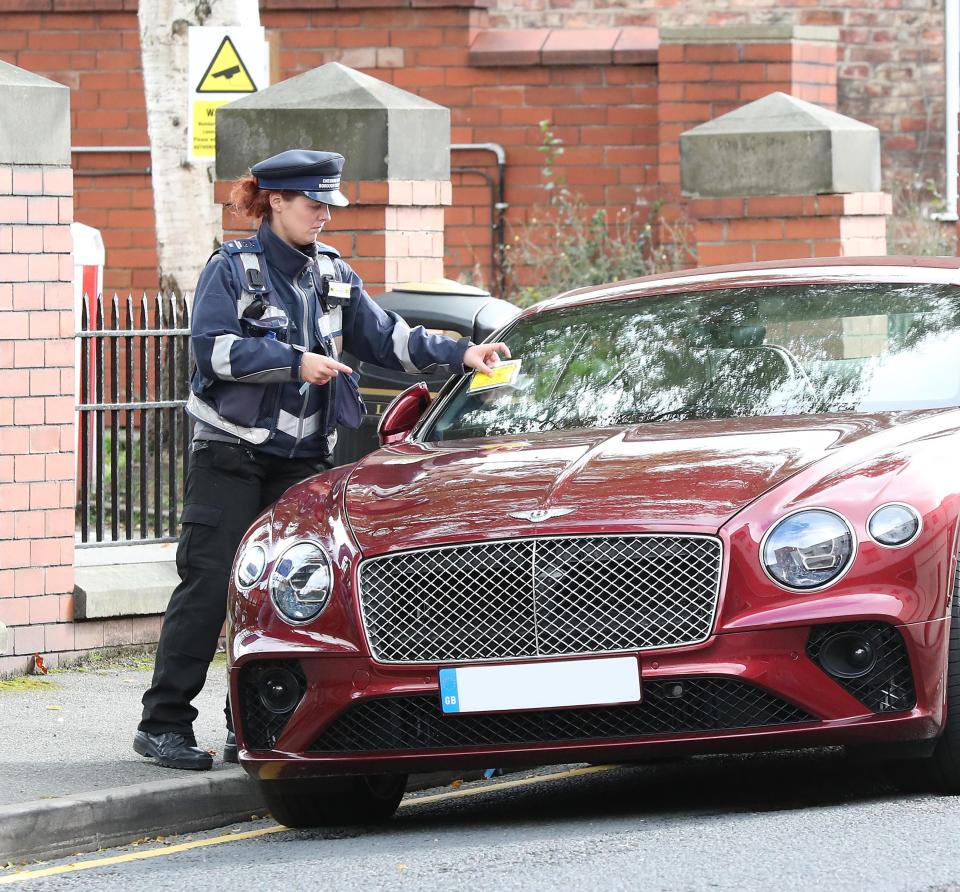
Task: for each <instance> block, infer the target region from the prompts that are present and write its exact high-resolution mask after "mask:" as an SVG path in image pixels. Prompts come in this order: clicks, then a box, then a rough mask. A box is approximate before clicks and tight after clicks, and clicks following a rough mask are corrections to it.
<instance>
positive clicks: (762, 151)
mask: <svg viewBox="0 0 960 892" xmlns="http://www.w3.org/2000/svg"><path fill="white" fill-rule="evenodd" d="M680 144H681V171H682V181H681V182H682V187H683V190H684V193H685V194H686V195H687V196H688V197H689V203H688V214H689V216H690V218H691V220H692V222H693V232H694V240H695V242H696V247H697V256H698V261H699V263H700V264H701V265H704V266H705V265H711V264H717V263H740V262H753V261H758V260H779V259H788V258H792V257H826V256H868V255H878V254H886V252H887V243H886V220H887V217H888V216H889V215H890V213H891V211H892V201H891V197H890V196H889V195H887V194H885V193H883V192H881V191H880V137H879V132H878V131H877V129H876V128H874V127H869V126H868V125H865V124H862V123H860V122H859V121H854V120H852V119H851V118H847V117H844V116H843V115H838V114H837V113H836V112H832V111H830V110H828V109H822V108H819V107H817V106H816V105H813V104H812V103H809V102H804V101H803V100H800V99H797V98H796V97H793V96H787V95H785V94H783V93H774V94H771V95H770V96H766V97H764V98H762V99H759V100H756V101H754V102H751V103H749V104H748V105H746V106H743V107H742V108H739V109H736V110H734V111H731V112H729V113H727V114H726V115H723V116H721V117H719V118H717V119H715V120H713V121H710V122H708V123H706V124H703V125H700V126H698V127H695V128H693V129H692V130H690V131H687V132H685V133H683V134H682V135H681V137H680Z"/></svg>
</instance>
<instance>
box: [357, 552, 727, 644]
mask: <svg viewBox="0 0 960 892" xmlns="http://www.w3.org/2000/svg"><path fill="white" fill-rule="evenodd" d="M721 558H722V553H721V546H720V541H719V540H718V539H715V538H713V537H710V536H694V535H663V534H654V533H649V534H642V535H635V536H566V537H554V538H541V539H515V540H507V541H503V542H489V543H477V544H471V545H458V546H451V547H445V548H433V549H427V550H424V551H411V552H405V553H402V554H392V555H384V556H383V557H376V558H370V559H368V560H365V561H363V562H362V563H361V565H360V606H361V611H362V613H363V622H364V628H365V630H366V633H367V639H368V640H369V642H370V647H371V651H372V653H373V656H374V658H375V659H377V660H379V661H381V662H384V663H409V662H447V661H457V662H469V661H480V660H505V659H516V658H522V657H538V656H560V655H565V654H587V653H612V652H617V651H632V650H644V649H649V648H655V647H675V646H678V645H681V644H693V643H696V642H698V641H703V640H704V639H705V638H707V636H708V635H709V634H710V628H711V626H712V624H713V616H714V612H715V610H716V604H717V596H718V594H719V589H720V569H721Z"/></svg>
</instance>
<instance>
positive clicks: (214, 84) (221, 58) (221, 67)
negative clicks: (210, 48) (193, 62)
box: [196, 37, 257, 93]
mask: <svg viewBox="0 0 960 892" xmlns="http://www.w3.org/2000/svg"><path fill="white" fill-rule="evenodd" d="M196 92H197V93H256V92H257V85H256V84H255V83H254V82H253V78H252V77H250V72H249V71H247V66H246V65H244V64H243V59H241V58H240V54H239V53H238V52H237V48H236V47H235V46H234V45H233V41H232V40H231V39H230V38H229V37H224V38H223V42H222V43H221V44H220V47H219V49H218V50H217V52H216V55H214V57H213V61H212V62H211V63H210V64H209V65H208V66H207V70H206V71H205V72H204V73H203V77H202V78H200V83H199V84H197V90H196Z"/></svg>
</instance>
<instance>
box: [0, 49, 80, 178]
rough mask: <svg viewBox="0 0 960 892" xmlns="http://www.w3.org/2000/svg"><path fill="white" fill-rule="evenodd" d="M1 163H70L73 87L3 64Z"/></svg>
mask: <svg viewBox="0 0 960 892" xmlns="http://www.w3.org/2000/svg"><path fill="white" fill-rule="evenodd" d="M24 109H30V112H29V114H30V126H24ZM0 164H56V165H69V164H70V89H69V87H65V86H64V85H63V84H58V83H57V82H56V81H51V80H47V78H45V77H40V75H39V74H34V73H33V72H32V71H25V70H24V69H23V68H17V67H16V66H15V65H10V64H8V63H6V62H0Z"/></svg>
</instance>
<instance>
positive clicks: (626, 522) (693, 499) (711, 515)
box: [345, 414, 896, 555]
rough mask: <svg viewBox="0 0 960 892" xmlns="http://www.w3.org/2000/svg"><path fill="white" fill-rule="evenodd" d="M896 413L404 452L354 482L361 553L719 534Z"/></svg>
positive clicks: (375, 457)
mask: <svg viewBox="0 0 960 892" xmlns="http://www.w3.org/2000/svg"><path fill="white" fill-rule="evenodd" d="M895 423H896V420H895V416H893V415H891V414H876V415H862V414H856V415H854V414H851V415H830V416H806V417H799V416H794V417H791V418H736V419H724V420H720V421H701V422H694V423H691V422H671V423H666V424H652V425H643V426H639V427H635V428H627V429H622V428H621V429H608V430H599V431H574V432H565V431H554V432H549V433H539V434H533V435H524V436H522V437H514V438H510V437H495V438H488V439H484V440H471V441H459V442H450V443H404V444H399V445H397V446H393V447H390V448H387V449H380V450H377V451H376V452H374V453H372V454H371V455H369V456H367V457H366V458H365V459H363V460H362V461H361V462H360V463H359V464H358V465H357V467H356V468H355V469H354V471H353V473H352V474H351V476H350V479H349V482H348V484H347V488H346V493H345V506H346V510H347V514H348V517H349V521H350V526H351V528H352V530H353V533H354V535H355V537H356V539H357V543H358V544H359V545H360V547H361V549H362V551H363V552H364V554H366V555H372V554H377V553H382V552H386V551H395V550H399V549H405V548H413V547H423V546H428V545H438V544H443V543H452V542H462V541H477V540H484V539H495V538H505V537H515V536H540V535H550V534H577V533H580V534H597V533H613V532H623V531H627V530H629V531H637V532H643V531H664V530H676V531H686V532H704V533H712V532H716V530H718V529H719V528H720V527H721V526H722V525H723V524H724V523H725V522H726V521H727V520H729V519H730V517H732V516H733V515H734V514H736V513H737V512H738V511H740V510H741V509H743V508H744V507H746V506H747V505H748V504H750V503H751V502H752V501H754V500H755V499H757V498H758V497H759V496H761V495H762V494H763V493H764V492H767V491H768V490H770V489H771V488H772V487H774V486H776V485H777V484H779V483H781V482H783V481H784V480H786V479H788V478H790V477H791V476H793V475H794V474H796V473H797V472H799V471H801V470H803V469H804V468H807V467H809V466H810V465H811V464H813V463H814V462H816V461H818V460H820V459H822V458H824V457H825V456H827V455H830V454H833V453H834V452H835V450H837V449H838V448H839V447H841V446H846V445H849V444H851V443H853V442H855V441H857V440H860V439H862V438H863V437H866V436H869V435H871V434H876V433H879V432H880V431H882V430H885V429H887V428H889V427H891V426H893V425H894V424H895Z"/></svg>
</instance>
